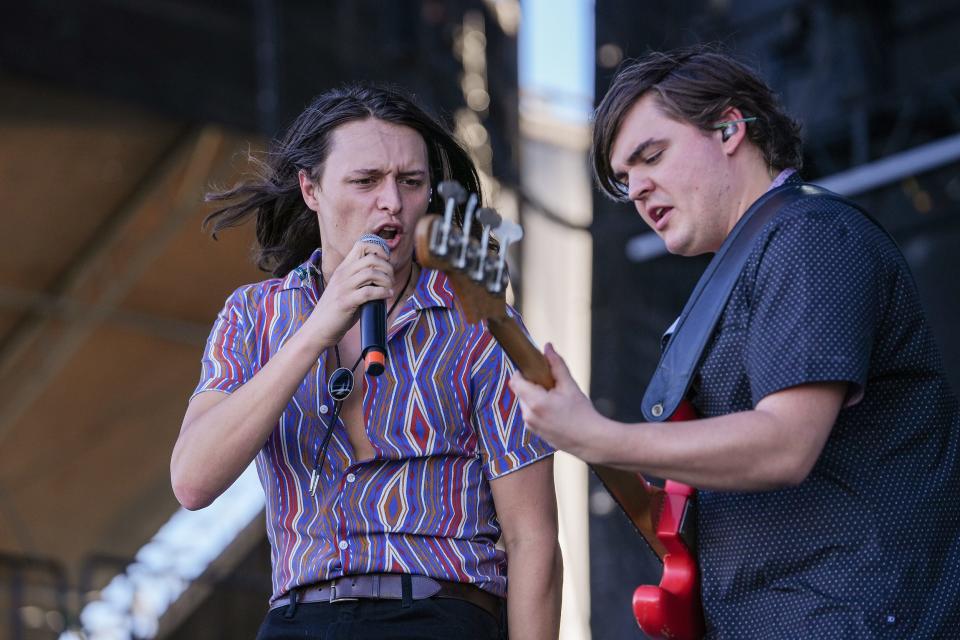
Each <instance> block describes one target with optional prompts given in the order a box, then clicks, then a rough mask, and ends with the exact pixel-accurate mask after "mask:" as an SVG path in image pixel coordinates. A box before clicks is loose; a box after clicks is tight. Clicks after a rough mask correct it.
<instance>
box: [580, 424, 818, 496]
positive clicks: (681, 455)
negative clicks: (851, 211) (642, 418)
mask: <svg viewBox="0 0 960 640" xmlns="http://www.w3.org/2000/svg"><path fill="white" fill-rule="evenodd" d="M600 419H601V420H602V421H603V424H602V425H601V426H600V428H598V430H597V433H598V434H599V437H598V438H596V439H595V442H593V443H587V444H586V445H585V449H584V451H583V455H582V457H583V458H584V459H585V460H587V461H588V462H591V463H594V464H602V465H607V466H612V467H618V468H621V469H626V470H629V471H635V472H638V473H643V474H646V475H653V476H657V477H660V478H670V479H672V480H677V481H679V482H683V483H686V484H689V485H691V486H695V487H699V488H704V489H713V490H720V491H763V490H770V489H776V488H780V487H784V486H788V485H792V484H796V483H797V482H799V481H801V480H802V478H803V476H805V475H806V464H805V463H804V462H803V461H802V460H801V459H800V458H801V455H800V453H801V451H802V450H803V447H804V444H803V443H802V442H800V441H796V442H793V441H791V438H790V436H789V434H784V432H783V431H782V430H780V429H777V428H775V427H776V425H774V424H772V421H773V418H772V417H771V416H769V415H767V414H765V413H764V412H760V411H756V410H752V411H744V412H740V413H734V414H728V415H725V416H718V417H714V418H705V419H701V420H691V421H687V422H667V423H640V424H623V423H619V422H615V421H612V420H607V419H606V418H600ZM798 440H799V439H798Z"/></svg>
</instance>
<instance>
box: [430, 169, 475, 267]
mask: <svg viewBox="0 0 960 640" xmlns="http://www.w3.org/2000/svg"><path fill="white" fill-rule="evenodd" d="M437 193H439V194H440V197H441V198H443V201H444V203H445V204H444V208H443V224H441V225H440V226H439V227H437V232H436V235H435V236H434V237H433V238H432V240H431V243H430V248H431V249H432V250H433V252H434V253H435V254H436V255H438V256H445V255H447V253H448V252H449V251H450V247H449V246H448V244H449V242H450V229H451V227H452V225H453V210H454V209H456V208H457V205H458V204H463V203H464V202H465V201H466V200H467V192H466V190H465V189H464V188H463V186H461V185H460V183H459V182H457V181H456V180H444V181H443V182H441V183H440V184H438V185H437Z"/></svg>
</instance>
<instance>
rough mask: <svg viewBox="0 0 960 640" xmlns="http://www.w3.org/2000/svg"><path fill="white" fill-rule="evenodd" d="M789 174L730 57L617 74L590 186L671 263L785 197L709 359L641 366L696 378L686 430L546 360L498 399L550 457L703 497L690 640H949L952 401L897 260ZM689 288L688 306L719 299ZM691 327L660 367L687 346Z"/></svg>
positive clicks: (759, 83)
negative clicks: (516, 401)
mask: <svg viewBox="0 0 960 640" xmlns="http://www.w3.org/2000/svg"><path fill="white" fill-rule="evenodd" d="M800 158H801V155H800V137H799V129H798V127H797V125H796V124H795V123H794V122H793V121H792V120H791V119H790V118H789V117H788V116H787V115H786V114H785V113H784V112H783V110H782V108H781V106H780V105H779V104H778V102H777V100H776V98H775V96H774V94H773V92H772V91H771V90H770V88H769V87H767V85H766V84H765V83H764V82H763V80H761V79H760V78H759V77H758V76H757V75H756V74H755V73H754V72H753V71H751V70H750V69H748V68H747V67H745V66H744V65H742V64H740V63H739V62H737V61H735V60H733V59H732V58H730V57H729V56H727V55H724V54H721V53H718V52H715V51H711V50H709V49H692V50H685V51H679V52H671V53H652V54H650V55H648V56H646V57H645V58H643V59H641V60H638V61H635V62H633V63H632V64H629V65H626V66H625V67H624V68H623V69H622V70H621V71H620V72H619V73H618V75H617V77H616V78H615V79H614V81H613V83H612V85H611V87H610V90H609V91H608V93H607V95H606V96H605V97H604V98H603V100H602V102H601V103H600V106H599V107H598V108H597V113H596V118H595V128H594V151H593V163H594V169H595V173H596V176H597V178H598V182H599V184H600V188H601V189H602V190H603V191H604V192H605V193H606V194H608V195H609V196H611V197H614V198H616V199H618V200H621V201H625V202H630V203H632V204H633V205H634V207H635V208H636V211H637V212H638V213H639V214H640V216H641V217H642V218H643V220H644V222H646V223H647V224H648V225H649V226H650V227H651V228H652V229H653V230H654V231H655V232H656V233H657V235H659V236H660V237H661V238H662V239H663V241H664V243H665V244H666V247H667V249H668V250H669V251H671V252H672V253H676V254H679V255H684V256H694V255H698V254H703V253H716V254H717V256H716V257H715V258H714V260H715V261H716V260H717V257H725V256H728V255H736V252H734V253H731V252H730V251H729V249H730V247H731V245H730V244H729V243H728V242H727V240H728V237H732V238H733V239H734V240H736V239H738V238H740V237H741V236H740V233H741V232H743V230H744V226H742V225H738V223H739V222H740V221H741V219H746V220H747V221H750V220H753V219H754V218H753V217H752V216H753V215H759V211H758V210H757V209H754V207H753V205H754V203H767V202H775V203H780V202H783V200H781V199H780V197H781V196H782V195H783V194H789V193H794V194H796V196H797V197H795V198H794V199H792V200H790V201H789V204H787V205H784V206H780V207H775V206H772V207H769V208H763V210H764V212H765V213H769V215H770V218H769V219H768V221H767V222H765V224H763V225H761V226H758V228H756V229H752V228H751V230H752V232H753V233H755V235H754V236H752V237H750V240H751V242H750V243H748V244H746V245H745V250H744V251H743V252H742V253H741V254H740V255H742V256H743V257H744V261H743V263H742V267H740V265H739V264H738V267H740V268H738V269H737V270H735V271H733V275H732V277H731V278H730V279H729V280H725V281H724V290H725V291H726V292H727V294H728V295H726V297H720V298H718V304H717V305H716V309H717V315H716V316H714V317H716V318H717V321H716V323H715V324H713V325H710V324H709V323H704V324H705V325H706V326H707V327H708V328H711V327H712V331H711V332H710V333H708V334H707V335H706V336H705V337H704V340H703V341H702V342H700V341H692V342H693V344H694V345H706V346H705V348H704V349H703V351H702V353H701V354H700V357H699V359H698V360H697V361H696V362H695V363H694V365H693V366H692V367H691V368H689V369H682V368H679V367H678V368H675V369H672V370H671V369H669V368H667V367H665V368H663V369H661V370H660V371H663V372H664V375H665V376H667V377H668V376H669V374H671V373H672V372H673V371H677V372H681V371H691V370H693V371H694V372H695V373H696V375H695V376H693V377H691V378H688V380H689V381H690V382H691V384H690V387H689V388H690V391H691V394H692V398H691V399H692V401H693V403H694V405H695V406H696V408H697V409H698V410H699V412H700V415H701V416H702V418H701V419H695V420H690V421H686V422H671V423H658V422H655V421H654V422H647V423H640V424H624V423H620V422H617V421H614V420H611V419H608V418H606V417H604V416H602V415H600V414H599V413H598V412H597V411H596V410H595V409H594V407H593V406H592V404H591V403H590V401H589V399H587V398H586V397H585V396H584V395H583V393H581V392H580V390H579V389H578V388H577V386H576V384H575V383H574V381H573V380H572V378H571V377H570V374H569V372H568V371H567V369H566V367H565V366H564V364H563V361H562V360H561V359H560V357H559V356H558V355H557V354H556V353H554V352H553V351H552V349H549V348H548V349H547V356H548V359H549V360H550V361H551V365H552V370H553V374H554V377H555V378H556V382H557V384H556V386H555V387H554V388H553V389H551V390H550V391H547V390H545V389H543V388H542V387H539V386H537V385H534V384H532V383H531V382H529V381H526V380H523V379H522V377H521V376H515V377H514V379H513V380H512V382H511V387H512V388H513V389H514V390H515V391H516V392H517V394H518V395H519V396H520V398H521V406H522V407H523V412H524V419H525V420H526V423H527V425H528V426H529V427H530V428H532V429H534V430H535V431H536V432H537V433H539V434H540V435H542V436H543V437H544V438H546V439H547V441H549V442H550V443H551V444H553V445H554V446H556V447H558V448H561V449H564V450H567V451H569V452H571V453H573V454H575V455H577V456H579V457H581V458H582V459H584V460H586V461H588V462H590V463H595V464H601V465H610V466H616V467H620V468H622V469H626V470H632V471H638V472H642V473H646V474H650V475H653V476H657V477H661V478H671V479H673V480H676V481H679V482H683V483H686V484H688V485H692V486H693V487H696V488H698V489H699V490H700V491H699V494H698V506H699V511H698V517H697V524H698V526H699V548H698V561H699V569H700V572H701V576H702V598H703V610H704V614H705V618H706V626H707V636H708V637H710V638H789V639H794V638H819V639H823V638H844V639H849V638H894V637H896V638H947V637H957V634H958V630H960V542H958V541H960V517H958V515H957V508H956V504H957V496H958V495H960V414H958V409H957V399H956V397H955V396H954V394H953V392H952V391H951V390H950V389H949V387H948V384H947V381H946V379H945V376H944V373H943V370H942V367H941V364H940V358H939V355H938V353H937V350H936V347H935V345H934V341H933V337H932V335H931V332H930V329H929V327H928V325H927V321H926V319H925V317H924V313H923V309H922V307H921V305H920V301H919V298H918V295H917V291H916V288H915V287H914V284H913V281H912V278H911V276H910V273H909V269H908V268H907V265H906V262H905V261H904V259H903V256H902V255H901V254H900V252H899V250H898V249H897V247H896V245H895V244H894V243H893V241H892V240H891V239H890V238H889V237H888V236H887V235H886V233H885V232H884V231H883V230H882V229H881V228H880V227H878V226H877V225H876V224H875V223H873V222H872V221H871V220H870V219H868V218H867V217H866V216H865V215H864V214H863V213H862V212H861V211H859V210H858V209H857V208H856V207H854V206H853V205H852V204H850V203H849V202H846V201H843V200H840V199H838V198H837V197H835V196H831V195H829V194H820V195H814V192H815V191H816V190H815V189H814V188H812V187H809V186H805V187H802V188H801V186H800V184H801V183H800V179H799V177H798V176H797V172H796V169H797V168H798V167H799V164H800ZM795 184H796V185H797V186H796V187H794V186H793V185H795ZM775 196H776V199H774V197H775ZM760 206H761V207H764V205H762V204H761V205H760ZM751 212H752V213H751ZM760 219H761V220H767V218H765V217H761V218H760ZM714 264H715V263H711V267H713V266H714ZM708 273H710V272H709V271H708ZM706 282H707V284H706V286H705V287H704V288H703V289H699V288H698V291H700V292H701V295H699V296H697V297H696V298H695V300H701V299H702V300H708V299H710V296H712V295H713V292H714V291H715V290H716V289H715V287H716V286H717V285H719V284H720V281H719V280H708V281H706ZM727 283H729V286H730V287H731V288H730V289H726V287H727ZM637 286H638V287H641V286H643V287H669V286H671V285H670V283H669V282H662V281H661V282H646V283H637ZM698 304H699V303H695V305H694V306H698ZM686 317H690V316H686ZM681 325H682V326H681ZM690 326H693V327H696V326H697V325H696V323H694V324H692V325H691V324H686V323H678V327H679V328H678V329H677V333H676V334H675V335H674V336H673V337H672V338H670V342H669V343H668V344H667V347H666V351H665V357H666V355H670V354H672V353H677V351H675V350H673V349H674V348H687V347H688V345H689V344H690V342H688V343H684V342H683V340H684V335H685V332H686V327H690ZM705 333H706V332H705ZM686 335H690V334H689V333H686ZM698 336H699V334H698ZM689 348H690V349H695V348H696V347H695V346H693V347H689ZM669 362H670V361H668V363H669ZM658 375H659V374H658ZM659 379H660V378H659V377H655V378H654V381H655V382H656V381H657V380H659ZM651 388H652V389H656V387H655V386H652V387H651ZM683 390H684V388H683V387H681V389H680V392H681V394H682V393H683ZM638 391H639V390H638ZM639 395H640V394H639V393H638V397H639ZM647 406H648V405H647V403H646V399H645V400H644V405H643V410H644V412H645V413H644V415H647ZM650 406H651V411H650V412H649V416H648V417H649V418H650V419H651V420H654V418H656V417H658V416H660V415H662V411H663V405H658V404H653V405H650ZM658 407H659V409H658ZM664 417H665V416H664Z"/></svg>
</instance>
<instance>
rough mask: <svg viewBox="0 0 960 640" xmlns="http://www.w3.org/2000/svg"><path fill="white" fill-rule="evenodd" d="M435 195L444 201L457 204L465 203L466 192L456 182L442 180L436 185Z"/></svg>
mask: <svg viewBox="0 0 960 640" xmlns="http://www.w3.org/2000/svg"><path fill="white" fill-rule="evenodd" d="M437 193H439V194H440V197H441V198H443V199H444V200H453V201H454V202H456V203H457V204H463V203H464V202H466V201H467V191H466V189H464V188H463V186H461V185H460V183H459V182H457V181H456V180H444V181H443V182H441V183H440V184H438V185H437Z"/></svg>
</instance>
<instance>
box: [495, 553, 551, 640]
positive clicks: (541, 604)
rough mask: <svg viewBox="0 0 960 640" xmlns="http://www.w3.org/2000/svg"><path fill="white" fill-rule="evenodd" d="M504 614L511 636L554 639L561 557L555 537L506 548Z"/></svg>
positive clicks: (539, 639) (537, 639) (536, 639)
mask: <svg viewBox="0 0 960 640" xmlns="http://www.w3.org/2000/svg"><path fill="white" fill-rule="evenodd" d="M507 563H508V566H509V570H508V576H509V577H508V586H507V618H508V625H509V629H508V630H509V635H510V637H511V638H531V639H533V640H541V639H548V638H549V639H555V638H557V636H558V635H559V632H560V600H561V593H562V587H563V559H562V557H561V554H560V546H559V545H558V544H557V540H556V537H555V536H554V537H552V538H549V537H544V538H543V539H542V540H541V539H531V540H529V541H527V542H524V543H514V544H512V545H510V546H508V548H507Z"/></svg>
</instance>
